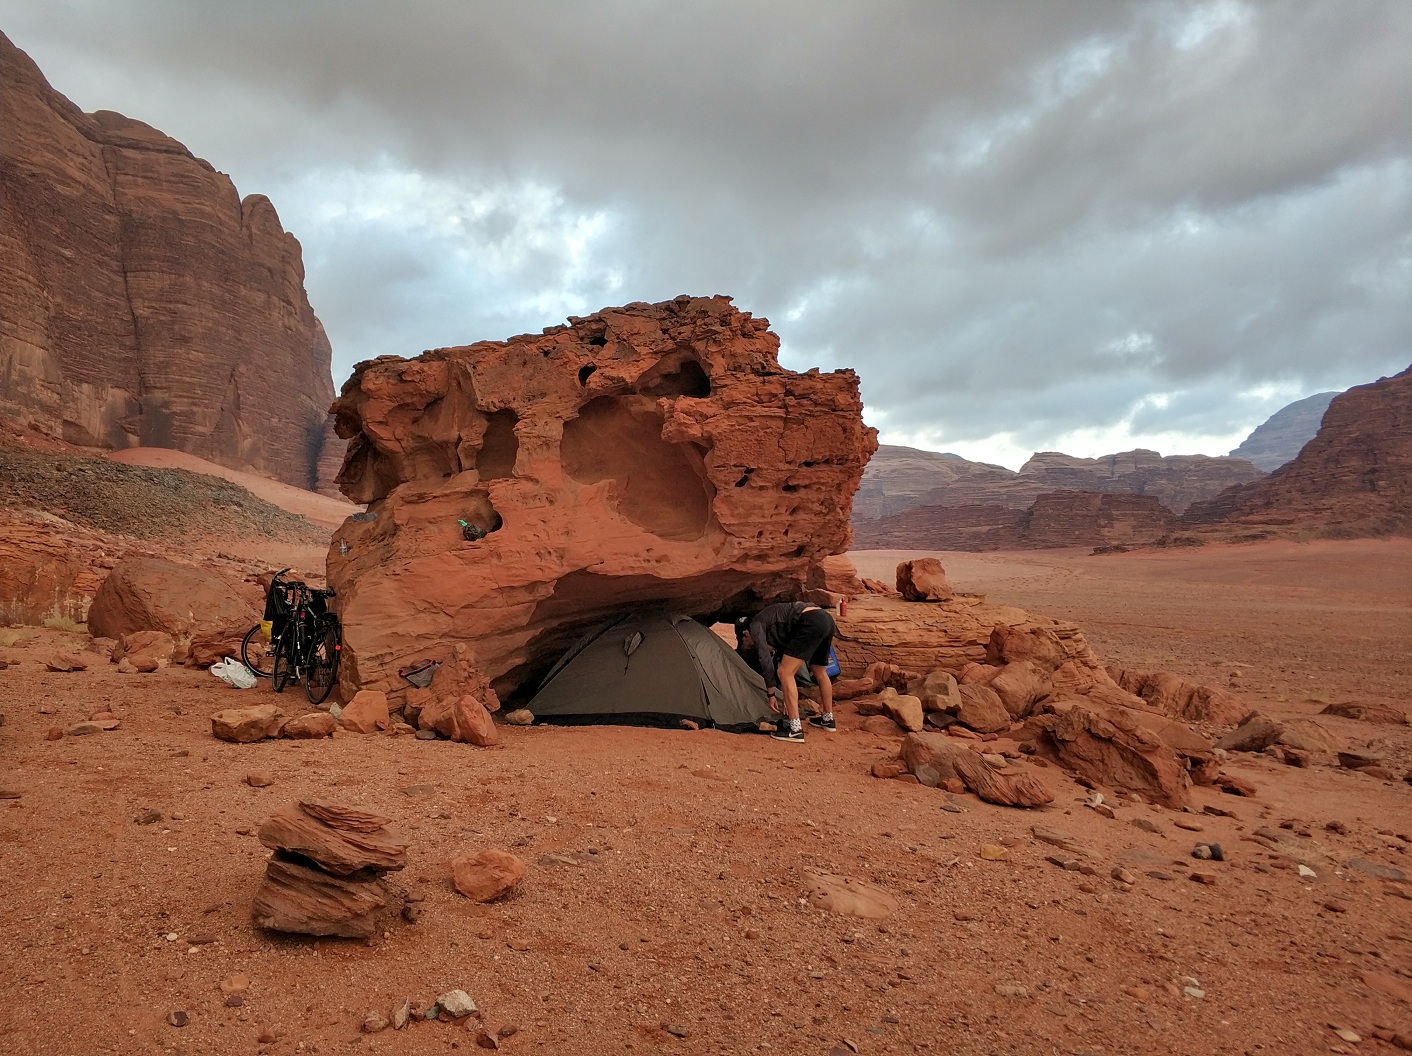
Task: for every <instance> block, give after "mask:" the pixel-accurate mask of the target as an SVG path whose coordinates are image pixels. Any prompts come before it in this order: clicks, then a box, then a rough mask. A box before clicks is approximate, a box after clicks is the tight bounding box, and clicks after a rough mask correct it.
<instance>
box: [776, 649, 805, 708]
mask: <svg viewBox="0 0 1412 1056" xmlns="http://www.w3.org/2000/svg"><path fill="white" fill-rule="evenodd" d="M803 666H804V661H803V660H801V659H799V657H797V656H786V657H785V658H784V659H783V660H781V661H780V666H779V676H780V691H781V692H782V693H783V694H784V714H785V718H787V719H790V720H792V721H793V722H798V721H799V686H798V685H797V684H796V683H795V681H794V676H795V675H797V674H798V673H799V669H800V668H801V667H803Z"/></svg>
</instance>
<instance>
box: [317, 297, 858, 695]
mask: <svg viewBox="0 0 1412 1056" xmlns="http://www.w3.org/2000/svg"><path fill="white" fill-rule="evenodd" d="M778 351H779V339H778V338H777V337H776V336H775V335H774V334H773V333H772V332H771V331H770V330H769V324H768V322H767V321H766V320H764V319H752V318H751V317H750V315H749V314H748V313H743V312H739V311H737V310H736V309H735V308H734V307H733V306H732V305H731V303H730V301H729V300H728V299H727V298H725V297H696V298H693V297H678V298H676V299H675V300H673V301H667V302H664V303H661V304H653V305H649V304H631V305H628V306H627V307H625V308H616V309H605V310H603V311H602V312H599V313H597V314H595V315H592V316H588V317H585V318H576V319H571V320H570V322H569V325H568V326H559V327H552V328H550V329H549V330H546V331H545V332H544V333H543V334H539V335H526V336H523V337H516V338H512V339H511V340H509V341H503V342H490V341H487V342H482V343H480V344H477V345H470V346H467V347H462V348H445V349H437V350H434V351H431V352H427V353H424V354H423V355H421V356H418V357H417V358H416V359H411V360H406V359H400V358H397V357H393V356H386V357H382V358H380V359H377V360H373V361H371V362H368V363H363V364H360V365H359V366H358V368H357V370H356V371H355V372H354V374H353V377H352V378H350V379H349V381H348V382H347V384H345V385H344V387H343V394H342V395H341V396H340V397H339V399H338V401H337V403H336V404H335V412H336V418H337V423H338V432H339V435H340V436H343V437H347V438H349V439H350V441H351V442H350V444H349V447H348V457H347V459H346V461H345V462H344V465H343V470H342V472H341V473H340V474H339V483H340V485H341V487H342V489H343V492H344V494H345V495H347V496H348V497H349V498H350V499H353V500H354V501H355V502H359V503H364V502H365V503H368V504H369V508H368V511H367V513H364V514H359V515H357V516H356V517H354V518H351V519H350V520H349V521H347V522H345V524H344V526H343V527H342V528H341V529H340V530H339V531H338V533H337V537H336V539H335V540H334V543H333V545H332V547H331V549H330V551H329V557H328V578H329V583H330V585H331V586H333V587H334V588H335V589H336V590H337V591H338V606H339V611H340V613H341V614H342V616H343V625H344V650H343V663H344V666H343V668H342V670H343V672H344V676H343V677H344V688H345V691H346V690H349V689H352V688H355V687H358V686H361V687H364V688H376V689H382V690H386V691H390V692H400V691H406V689H407V688H408V687H407V684H406V683H405V682H404V681H402V680H400V679H399V678H398V677H397V671H398V669H399V668H400V667H401V666H402V665H405V664H409V663H411V662H413V661H416V660H419V659H423V658H432V659H438V660H443V661H445V662H446V663H447V664H448V665H449V666H448V667H446V668H444V669H443V670H442V671H440V672H439V673H438V674H437V676H436V681H435V683H434V685H433V689H434V690H435V691H436V692H437V693H438V694H440V695H443V696H446V695H449V696H450V697H451V698H452V699H455V697H456V695H457V694H459V693H460V692H462V691H477V690H479V689H481V688H482V687H483V683H484V682H489V683H490V685H491V687H492V688H493V690H494V692H495V693H497V694H502V695H503V694H506V693H511V692H513V691H515V690H516V689H518V688H521V687H523V686H524V685H525V684H526V683H527V681H530V680H532V679H533V678H535V677H537V676H538V675H542V674H543V673H544V672H545V670H546V669H547V667H548V665H549V664H550V663H552V662H553V660H554V659H555V658H557V657H558V655H559V654H560V653H562V651H563V650H564V649H565V648H567V647H568V646H569V645H570V644H572V642H573V641H574V640H575V639H576V638H577V637H578V635H580V634H581V633H582V632H583V631H584V630H585V629H587V628H589V627H592V626H594V625H596V624H597V623H598V622H600V621H601V620H603V619H604V618H606V617H608V616H610V615H613V614H617V613H621V612H623V611H628V610H632V609H635V608H638V607H640V606H642V605H645V604H649V603H657V604H662V605H664V606H667V607H669V608H671V609H672V610H674V611H676V612H681V613H684V614H687V615H693V616H722V615H734V614H740V613H743V612H747V611H753V610H754V608H757V607H758V606H759V605H760V604H762V603H764V602H767V601H772V600H777V599H779V598H783V597H797V596H799V595H800V594H801V593H802V592H803V591H804V590H805V589H806V588H807V587H809V586H811V585H813V583H814V582H815V581H816V579H817V577H818V575H819V574H821V573H822V574H823V575H824V578H825V579H826V578H827V572H828V565H827V562H826V561H825V559H826V558H828V557H829V556H830V555H835V554H841V553H843V552H844V551H846V550H847V549H848V546H849V542H850V535H849V530H848V517H849V512H850V506H851V502H852V498H853V494H854V492H855V491H856V489H857V487H858V481H859V478H860V477H861V476H862V473H863V467H864V465H865V464H866V463H867V460H868V457H869V456H870V455H871V454H872V453H873V451H874V450H875V448H876V447H877V439H876V433H875V432H874V430H872V429H869V428H867V427H865V426H864V425H863V421H862V403H861V401H860V399H859V396H858V379H857V377H856V376H855V375H854V374H853V372H852V371H838V372H835V373H832V374H821V373H819V372H818V371H810V372H808V373H806V374H796V373H794V372H793V371H789V370H785V369H784V368H782V367H780V365H779V362H778V358H777V357H778ZM462 521H464V522H467V523H468V524H469V525H471V526H472V527H473V528H474V529H475V530H474V531H470V532H469V533H468V532H466V531H463V528H462V526H461V524H460V523H459V522H462Z"/></svg>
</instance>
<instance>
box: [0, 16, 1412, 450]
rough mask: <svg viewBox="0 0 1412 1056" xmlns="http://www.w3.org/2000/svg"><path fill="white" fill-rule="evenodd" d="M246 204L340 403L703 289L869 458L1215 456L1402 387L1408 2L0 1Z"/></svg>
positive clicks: (1410, 343) (24, 29)
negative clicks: (494, 344)
mask: <svg viewBox="0 0 1412 1056" xmlns="http://www.w3.org/2000/svg"><path fill="white" fill-rule="evenodd" d="M0 29H3V30H4V31H5V32H6V33H7V34H8V35H9V36H10V38H11V39H12V40H13V41H14V42H15V43H16V44H17V45H18V46H19V47H21V48H23V49H24V50H25V51H27V52H28V53H29V54H30V55H31V57H33V58H34V60H35V61H36V62H37V63H38V64H39V66H40V68H41V69H42V70H43V71H44V73H45V75H46V76H47V77H48V79H49V81H50V83H51V84H53V85H54V86H55V87H56V88H57V89H58V90H59V91H61V92H63V93H64V94H65V95H67V96H69V98H71V99H73V100H74V102H76V103H77V104H78V105H80V106H81V107H83V109H85V110H90V111H91V110H97V109H109V110H118V111H121V112H122V113H125V114H127V115H128V116H130V117H135V118H139V119H141V120H143V121H146V122H148V123H149V124H152V125H154V126H156V127H157V128H159V129H161V130H162V131H164V132H166V133H168V134H169V135H171V136H173V137H175V138H176V139H178V140H180V141H182V142H183V143H185V144H186V145H187V146H188V147H189V148H190V149H191V150H192V151H193V152H194V153H196V154H197V155H199V156H201V157H204V158H206V159H208V160H209V161H210V162H211V163H212V164H213V165H215V166H216V168H218V169H220V170H222V171H224V172H227V173H229V174H230V175H231V176H232V178H233V179H234V181H235V184H236V186H237V188H238V189H239V190H240V193H241V194H242V195H244V194H250V193H254V192H259V193H263V194H266V195H268V196H269V197H270V198H271V199H272V200H273V201H274V203H275V206H276V208H277V210H278V212H279V214H280V218H281V220H282V221H283V223H284V226H285V227H286V228H287V229H288V230H290V231H292V232H294V234H296V235H297V236H298V237H299V239H300V241H301V242H302V243H303V245H304V260H305V266H306V270H307V287H308V290H309V297H310V300H311V301H312V303H313V305H314V309H315V311H316V312H317V313H318V315H319V317H320V318H321V319H322V320H323V323H324V325H325V327H326V328H327V330H328V333H329V337H330V339H331V340H332V342H333V349H334V380H335V383H336V384H341V383H342V381H343V380H344V378H345V377H346V376H347V375H348V373H349V371H350V369H351V367H352V365H353V364H354V363H355V362H357V361H358V360H361V359H366V358H371V357H373V356H376V355H382V354H387V353H396V354H399V355H408V356H410V355H416V354H417V353H419V352H420V351H422V350H423V349H426V348H432V347H437V346H441V345H453V344H468V343H470V342H473V341H478V340H483V339H502V338H505V337H509V336H511V335H513V334H518V333H525V332H537V331H539V330H541V329H543V328H544V327H546V326H550V325H554V324H556V323H559V322H562V321H563V319H564V317H565V316H567V315H581V314H587V313H589V312H593V311H596V310H597V309H599V308H602V307H608V306H614V305H620V304H625V303H627V302H629V301H639V300H641V301H657V300H663V299H666V298H670V297H673V296H675V295H677V294H679V293H691V294H717V293H725V294H729V295H730V296H732V297H733V298H735V301H736V303H737V305H739V306H740V307H741V308H743V309H746V310H749V311H751V312H753V313H755V314H756V315H763V316H767V317H768V318H769V319H770V320H771V322H772V323H773V325H774V329H775V331H776V332H777V333H778V334H779V335H780V337H781V340H782V341H783V352H782V355H781V359H782V360H783V362H784V364H785V365H786V366H789V367H791V368H793V369H796V370H805V369H808V368H809V367H811V366H820V367H823V368H824V369H834V368H838V367H852V368H853V369H855V370H857V371H858V373H859V375H860V376H861V377H862V385H863V397H864V402H865V404H866V412H865V414H866V417H867V419H868V421H869V422H870V423H871V424H873V425H876V426H878V427H879V429H880V430H881V431H882V439H883V441H884V442H886V443H900V444H909V445H912V446H917V447H924V448H929V449H932V450H941V451H954V452H957V453H959V454H962V455H964V456H966V457H968V458H972V459H977V460H980V461H989V462H999V463H1002V464H1006V465H1010V466H1011V467H1016V466H1018V465H1019V464H1020V462H1022V461H1023V460H1024V459H1025V458H1026V457H1027V456H1028V455H1029V453H1030V452H1032V451H1035V450H1062V451H1067V452H1069V453H1070V454H1076V455H1088V456H1092V455H1098V454H1103V453H1109V452H1115V451H1120V450H1127V449H1130V448H1133V447H1138V446H1141V447H1150V448H1156V449H1157V450H1159V451H1161V452H1162V453H1163V454H1192V453H1205V454H1224V453H1225V452H1226V451H1228V450H1229V449H1231V448H1232V447H1234V446H1236V444H1238V443H1239V442H1240V441H1241V440H1242V439H1243V438H1244V437H1245V435H1246V434H1247V433H1248V432H1249V431H1250V430H1251V429H1252V428H1253V427H1254V426H1256V425H1257V424H1259V423H1260V422H1261V421H1263V420H1264V419H1265V418H1266V417H1268V416H1269V415H1270V414H1271V413H1273V412H1274V411H1275V410H1277V409H1278V408H1280V407H1281V406H1283V405H1285V404H1286V403H1289V402H1291V401H1293V400H1295V399H1298V398H1301V397H1303V396H1307V395H1309V394H1311V393H1314V392H1319V391H1322V390H1328V389H1342V388H1347V387H1348V386H1350V385H1355V384H1362V383H1365V382H1368V381H1372V380H1374V379H1376V378H1377V377H1379V376H1380V375H1386V374H1392V373H1396V372H1397V371H1400V370H1402V369H1404V368H1405V367H1407V366H1408V364H1409V363H1412V303H1409V300H1412V295H1410V294H1409V291H1412V106H1409V103H1408V100H1409V99H1412V2H1408V0H1386V2H1371V0H1370V2H1362V0H1324V2H1273V0H1272V2H1265V3H1240V2H1235V0H1218V2H1210V3H1195V2H1193V3H1181V2H1172V3H1162V2H1157V0H1144V2H1137V3H1121V2H1118V0H1093V2H1065V0H1031V2H1023V3H1007V2H1004V0H984V2H982V0H952V2H948V0H917V2H914V3H905V2H886V0H859V2H845V0H830V2H824V3H820V2H818V0H797V2H770V0H757V2H753V3H750V2H726V0H722V2H716V3H709V4H708V3H693V2H688V0H658V2H649V0H620V2H613V0H603V2H599V3H578V4H574V3H570V2H568V0H558V2H543V0H515V2H513V3H510V2H493V3H492V2H479V0H445V2H440V3H437V2H428V0H398V2H397V3H384V2H379V0H328V2H322V3H320V2H314V0H244V2H241V3H232V2H230V0H221V2H219V3H217V2H208V0H44V2H43V3H38V2H35V0H0Z"/></svg>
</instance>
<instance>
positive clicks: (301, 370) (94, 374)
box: [0, 34, 342, 488]
mask: <svg viewBox="0 0 1412 1056" xmlns="http://www.w3.org/2000/svg"><path fill="white" fill-rule="evenodd" d="M0 91H3V95H4V100H5V149H4V163H3V165H0V263H3V267H0V378H3V379H4V384H3V386H0V416H3V417H5V418H7V419H9V421H10V423H11V424H12V425H14V426H15V427H17V428H25V429H27V430H30V431H33V432H37V433H41V434H45V435H48V436H52V437H55V438H58V439H61V440H63V441H65V442H67V443H69V444H74V445H78V446H83V447H101V448H109V449H122V448H127V447H134V446H139V445H146V446H151V447H167V448H175V449H177V450H181V451H187V452H190V453H191V454H194V455H198V456H200V457H202V458H208V459H211V460H212V461H215V462H219V463H222V464H224V465H229V466H234V467H244V466H250V467H254V468H255V469H257V470H260V471H263V472H266V473H269V474H271V475H272V476H274V477H276V478H278V479H280V480H283V481H285V482H287V483H290V484H294V485H297V486H299V487H303V488H314V487H316V486H317V485H318V484H319V483H320V479H319V469H320V466H321V465H322V466H323V467H324V469H325V472H327V471H328V469H329V468H331V467H332V466H334V465H335V464H336V463H337V461H338V458H339V455H340V454H341V446H342V445H341V444H335V445H333V446H330V445H329V443H328V434H327V432H326V423H327V418H328V415H327V410H328V405H329V403H330V402H331V400H332V399H333V382H332V379H331V377H330V374H329V360H330V350H329V343H328V339H327V338H326V337H325V335H324V331H323V327H322V326H320V324H319V321H318V319H317V318H315V316H314V312H313V310H312V309H311V308H310V306H309V302H308V298H307V297H306V295H305V292H304V285H303V283H304V267H303V263H302V260H301V251H300V246H299V242H298V241H297V240H296V239H295V238H294V236H293V235H290V234H288V233H286V232H285V231H284V230H283V228H282V227H281V226H280V222H279V218H278V216H277V215H276V214H275V210H274V206H273V205H271V204H270V201H269V199H267V198H265V197H264V196H263V195H258V194H253V195H249V196H247V197H246V198H245V199H244V200H243V201H242V200H240V198H239V197H238V196H237V193H236V190H235V186H234V185H233V184H232V183H231V181H230V179H229V177H227V176H225V175H224V174H223V173H219V172H216V171H215V169H213V168H212V166H211V165H209V164H208V163H207V162H205V161H202V160H201V159H199V158H196V157H194V156H193V155H192V154H191V153H190V152H189V151H188V150H187V149H186V148H185V147H183V146H182V145H181V144H180V143H178V142H176V141H175V140H173V139H171V138H169V137H168V136H165V135H163V134H162V133H161V132H159V131H157V130H156V129H154V128H151V127H149V126H148V125H145V124H143V123H142V122H140V121H135V120H132V119H130V118H127V117H124V116H122V115H121V114H116V113H112V112H110V111H98V112H97V113H94V114H85V113H83V112H82V111H80V110H79V109H78V108H77V107H76V106H74V105H73V103H71V102H70V101H69V100H68V99H66V98H64V96H62V95H60V94H59V93H58V92H57V91H55V90H54V89H53V88H51V87H50V86H49V84H48V82H47V81H46V80H45V79H44V76H43V74H42V73H41V72H40V71H39V69H38V67H36V66H35V64H34V63H33V62H32V61H31V60H30V59H29V57H28V56H27V55H25V53H24V52H22V51H20V50H19V49H18V48H16V47H15V46H14V45H13V44H12V43H11V42H10V40H9V39H8V38H7V37H5V36H4V35H3V34H0ZM322 483H323V484H324V485H325V486H328V484H329V483H330V481H329V480H328V479H325V480H323V481H322Z"/></svg>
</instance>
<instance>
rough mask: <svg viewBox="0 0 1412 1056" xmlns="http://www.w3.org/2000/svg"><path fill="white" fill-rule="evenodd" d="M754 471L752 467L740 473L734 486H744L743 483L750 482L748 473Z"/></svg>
mask: <svg viewBox="0 0 1412 1056" xmlns="http://www.w3.org/2000/svg"><path fill="white" fill-rule="evenodd" d="M754 472H755V471H754V470H753V469H747V470H746V471H745V472H744V473H742V474H741V475H740V479H739V480H737V481H736V482H735V486H736V487H737V488H743V487H745V485H747V484H749V483H750V474H752V473H754Z"/></svg>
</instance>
